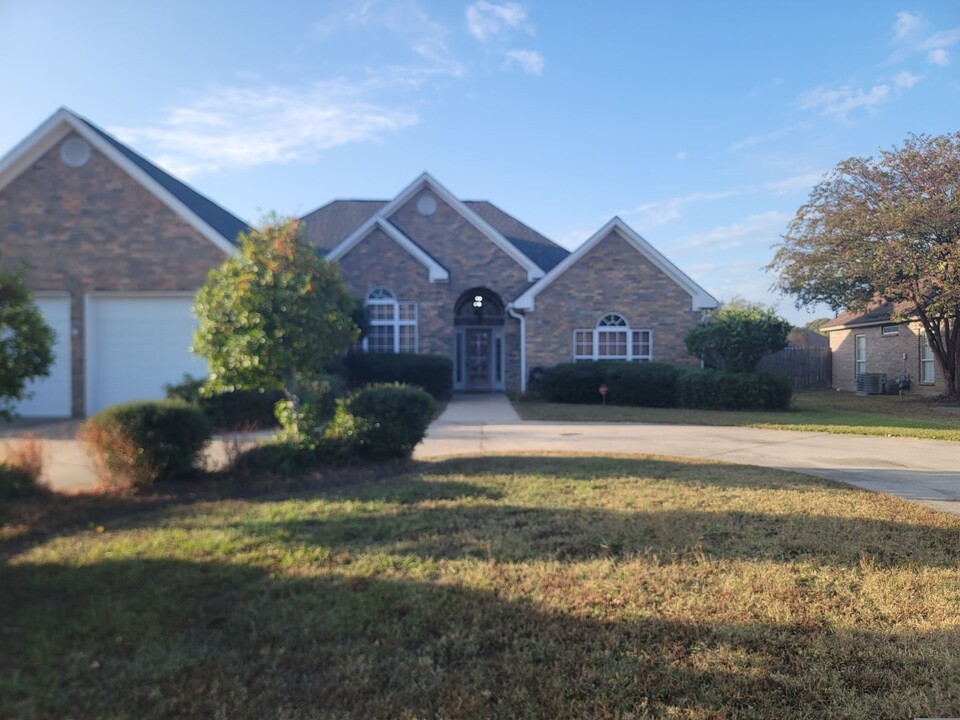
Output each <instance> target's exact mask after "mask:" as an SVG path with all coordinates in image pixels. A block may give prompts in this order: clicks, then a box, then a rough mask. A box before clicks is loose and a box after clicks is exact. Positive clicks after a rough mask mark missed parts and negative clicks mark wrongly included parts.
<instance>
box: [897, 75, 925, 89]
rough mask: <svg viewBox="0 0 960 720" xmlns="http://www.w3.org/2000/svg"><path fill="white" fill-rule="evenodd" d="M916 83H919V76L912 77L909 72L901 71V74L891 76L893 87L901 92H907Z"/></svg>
mask: <svg viewBox="0 0 960 720" xmlns="http://www.w3.org/2000/svg"><path fill="white" fill-rule="evenodd" d="M918 82H920V76H919V75H914V74H913V73H912V72H910V71H909V70H903V71H902V72H898V73H897V74H896V75H894V76H893V85H894V87H897V88H900V89H903V90H909V89H910V88H912V87H913V86H914V85H916V84H917V83H918Z"/></svg>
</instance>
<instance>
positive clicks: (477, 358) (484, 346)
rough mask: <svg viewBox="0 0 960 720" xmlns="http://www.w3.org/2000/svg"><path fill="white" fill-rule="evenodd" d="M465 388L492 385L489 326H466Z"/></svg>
mask: <svg viewBox="0 0 960 720" xmlns="http://www.w3.org/2000/svg"><path fill="white" fill-rule="evenodd" d="M465 335H466V337H465V340H466V345H467V348H466V389H467V390H490V389H491V388H492V387H493V382H492V381H493V377H492V370H493V364H492V363H491V362H490V358H491V355H492V353H491V352H490V336H491V335H492V330H490V328H468V329H467V331H466V333H465Z"/></svg>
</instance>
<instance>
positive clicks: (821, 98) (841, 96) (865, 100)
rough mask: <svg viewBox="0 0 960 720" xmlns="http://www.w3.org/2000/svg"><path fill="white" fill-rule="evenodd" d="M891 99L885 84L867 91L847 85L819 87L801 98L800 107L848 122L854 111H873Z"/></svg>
mask: <svg viewBox="0 0 960 720" xmlns="http://www.w3.org/2000/svg"><path fill="white" fill-rule="evenodd" d="M891 98H892V95H891V92H890V86H889V85H887V84H886V83H881V84H879V85H874V86H873V87H872V88H870V89H869V90H863V89H862V88H854V87H850V86H849V85H843V86H841V87H838V88H833V89H830V88H828V87H826V86H823V85H821V86H820V87H816V88H813V90H808V91H807V92H806V93H804V94H803V96H801V98H800V107H801V108H803V109H804V110H819V111H820V114H821V115H825V116H827V117H832V118H834V119H836V120H839V121H840V122H848V120H849V115H850V113H852V112H854V111H855V110H862V109H865V110H867V111H871V110H875V109H876V107H877V106H878V105H882V104H883V103H887V102H890V100H891Z"/></svg>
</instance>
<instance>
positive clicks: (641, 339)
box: [632, 330, 650, 360]
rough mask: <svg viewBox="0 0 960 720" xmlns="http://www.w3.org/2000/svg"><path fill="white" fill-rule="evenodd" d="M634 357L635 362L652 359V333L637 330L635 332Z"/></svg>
mask: <svg viewBox="0 0 960 720" xmlns="http://www.w3.org/2000/svg"><path fill="white" fill-rule="evenodd" d="M632 350H633V357H634V359H635V360H649V359H650V331H649V330H635V331H634V332H633V348H632Z"/></svg>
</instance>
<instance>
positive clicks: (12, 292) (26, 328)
mask: <svg viewBox="0 0 960 720" xmlns="http://www.w3.org/2000/svg"><path fill="white" fill-rule="evenodd" d="M54 339H55V338H54V332H53V330H51V329H50V327H49V326H48V325H47V324H46V323H45V322H44V321H43V316H42V315H41V314H40V311H39V310H38V309H37V306H36V305H35V304H34V302H33V296H32V295H31V294H30V291H29V290H28V289H27V285H26V283H25V282H24V277H23V271H22V270H0V417H3V418H6V419H7V420H9V419H10V418H11V417H12V416H13V408H14V405H15V404H16V403H17V402H18V401H19V400H24V399H26V398H27V397H28V396H29V393H28V392H27V382H28V381H30V380H33V379H35V378H39V377H46V376H47V375H49V374H50V368H51V366H52V365H53V341H54Z"/></svg>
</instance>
